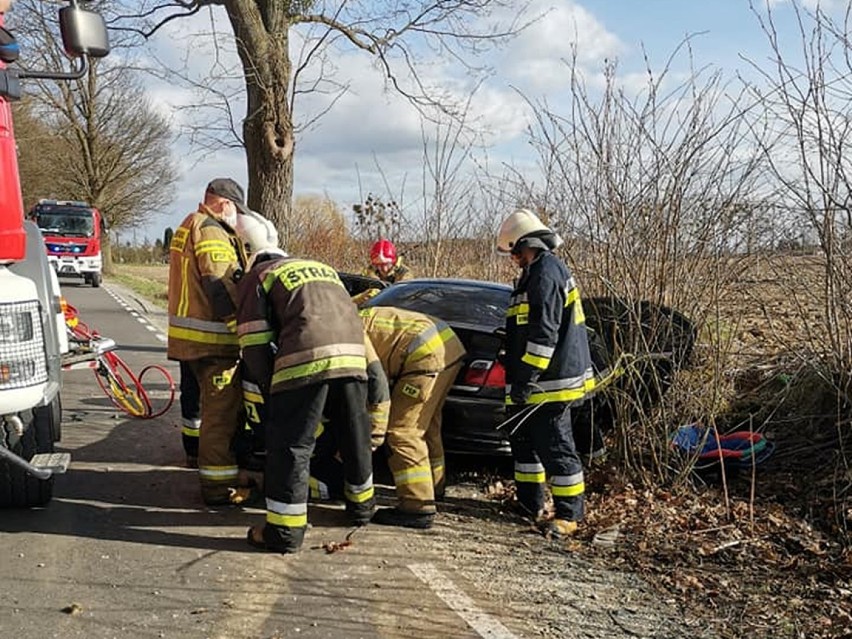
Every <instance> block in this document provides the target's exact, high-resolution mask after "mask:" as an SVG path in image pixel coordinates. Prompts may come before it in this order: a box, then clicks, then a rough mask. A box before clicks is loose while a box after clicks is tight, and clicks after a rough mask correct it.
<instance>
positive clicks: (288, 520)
mask: <svg viewBox="0 0 852 639" xmlns="http://www.w3.org/2000/svg"><path fill="white" fill-rule="evenodd" d="M266 521H267V522H269V523H270V524H272V525H273V526H284V527H285V528H304V527H305V526H307V525H308V513H304V514H301V515H282V514H280V513H273V512H271V511H266Z"/></svg>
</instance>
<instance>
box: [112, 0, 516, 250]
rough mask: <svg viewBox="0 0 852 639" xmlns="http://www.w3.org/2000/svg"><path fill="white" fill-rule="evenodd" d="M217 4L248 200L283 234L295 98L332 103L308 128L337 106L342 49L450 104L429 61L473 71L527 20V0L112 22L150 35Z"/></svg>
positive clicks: (196, 1) (431, 99) (296, 0)
mask: <svg viewBox="0 0 852 639" xmlns="http://www.w3.org/2000/svg"><path fill="white" fill-rule="evenodd" d="M213 5H224V7H225V10H226V11H227V15H228V19H229V21H230V23H231V26H232V28H233V34H234V36H235V37H236V47H237V53H238V55H239V58H240V61H241V65H242V74H243V80H244V83H245V89H246V116H245V118H244V120H243V123H242V131H241V133H242V143H243V144H244V146H245V151H246V159H247V163H248V175H249V205H250V206H251V208H253V209H255V210H258V211H260V212H261V213H263V214H264V215H266V216H267V217H269V218H270V219H272V220H273V221H274V222H275V223H276V226H277V227H278V228H279V230H280V231H281V232H282V234H283V236H284V239H285V240H286V239H288V237H289V232H290V230H291V229H290V228H289V225H288V219H289V212H290V206H291V201H292V189H293V158H294V151H295V147H296V134H297V126H298V125H297V121H296V120H295V119H294V113H295V112H296V111H295V110H296V102H297V100H298V99H299V98H300V97H301V96H303V95H304V94H305V93H306V92H313V93H315V94H316V93H319V92H326V94H327V97H328V99H327V102H326V105H325V107H322V108H321V109H320V112H319V113H317V114H315V115H314V116H313V117H308V118H307V119H306V120H305V121H303V122H302V123H301V126H302V127H307V126H310V125H311V124H312V123H313V122H314V121H315V119H314V118H315V117H318V116H319V115H321V114H322V113H323V112H324V111H325V110H327V109H329V108H331V107H332V106H333V104H334V102H335V101H336V100H337V98H338V97H339V96H340V92H341V91H342V90H345V89H346V87H347V84H346V83H347V82H349V80H343V81H342V82H341V81H339V80H336V79H334V78H333V76H332V75H331V72H332V70H333V61H334V55H335V53H338V52H343V51H346V50H347V49H348V50H352V49H354V50H358V51H362V52H363V53H364V54H366V55H367V56H370V57H371V58H372V59H373V61H374V62H375V64H376V66H377V67H378V69H379V70H380V71H381V73H383V74H384V77H385V78H386V81H387V85H388V86H389V87H390V88H392V89H393V90H394V91H397V92H399V93H401V94H402V95H403V96H405V97H406V98H408V99H409V100H410V101H411V102H412V103H413V104H415V105H417V106H420V107H430V108H431V107H435V106H439V107H440V108H442V109H444V111H446V112H452V109H453V105H452V103H451V101H450V100H449V99H448V95H447V93H446V92H444V91H442V90H441V89H440V87H435V86H431V85H430V83H429V81H428V80H427V79H426V77H425V76H424V69H426V68H428V67H429V66H430V65H431V64H434V61H435V59H437V58H440V59H443V60H449V61H452V62H453V63H454V64H456V65H466V66H467V67H468V70H469V71H470V72H471V73H473V72H481V71H483V69H482V68H479V67H478V66H477V65H479V64H481V63H480V62H479V61H478V60H479V58H478V56H479V55H480V54H481V53H483V52H484V51H485V50H486V49H488V48H489V47H491V46H494V45H496V44H499V43H500V42H502V41H503V40H504V39H505V38H507V37H510V36H511V35H513V34H514V33H516V32H517V31H518V29H519V28H521V26H522V25H521V24H520V22H519V16H520V15H522V13H523V9H524V8H525V6H526V5H527V1H526V0H524V1H523V2H517V1H513V0H454V1H453V2H446V1H445V0H430V1H422V0H416V1H415V0H388V1H386V2H380V3H376V2H367V1H365V0H357V1H352V0H171V1H159V2H151V1H149V2H142V3H141V7H140V8H138V9H137V10H136V11H133V12H132V13H128V14H127V15H125V16H124V17H123V18H122V19H120V20H117V21H116V22H115V23H114V24H115V26H117V27H119V28H124V29H129V30H135V31H136V32H138V33H141V34H142V35H144V36H145V37H150V36H151V35H152V34H154V33H155V32H156V31H157V30H158V29H159V28H160V27H161V26H162V25H163V24H166V23H167V22H170V21H172V20H174V19H178V18H181V17H185V16H190V15H194V14H196V13H198V12H199V11H200V10H202V9H204V8H205V7H210V6H213ZM489 18H491V19H490V20H489ZM296 30H298V31H296ZM295 33H298V35H299V37H300V39H301V42H302V43H303V46H302V48H301V49H300V52H299V54H298V56H297V57H295V59H294V58H293V57H291V53H290V50H291V47H294V45H295V44H296V41H295V39H293V34H295ZM214 37H218V36H216V35H215V34H214ZM424 58H428V59H429V64H428V65H427V64H424Z"/></svg>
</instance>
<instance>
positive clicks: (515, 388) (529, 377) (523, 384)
mask: <svg viewBox="0 0 852 639" xmlns="http://www.w3.org/2000/svg"><path fill="white" fill-rule="evenodd" d="M540 375H541V371H540V370H538V369H537V368H533V367H532V366H530V365H528V364H522V365H521V369H520V370H519V371H518V375H517V377H516V379H515V380H514V381H513V382H512V390H511V392H510V393H509V399H511V400H512V403H513V404H526V403H527V400H529V398H530V395H532V394H533V392H535V391H536V390H537V388H536V382H537V381H538V378H539V376H540Z"/></svg>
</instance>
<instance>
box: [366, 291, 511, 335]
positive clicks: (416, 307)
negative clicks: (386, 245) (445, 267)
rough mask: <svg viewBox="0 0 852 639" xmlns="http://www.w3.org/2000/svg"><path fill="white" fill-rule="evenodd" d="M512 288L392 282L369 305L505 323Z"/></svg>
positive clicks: (494, 324) (470, 321) (472, 321)
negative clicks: (394, 284) (392, 283)
mask: <svg viewBox="0 0 852 639" xmlns="http://www.w3.org/2000/svg"><path fill="white" fill-rule="evenodd" d="M509 293H510V292H509V290H508V289H499V288H492V287H490V286H477V285H475V284H457V283H452V284H451V283H443V282H442V283H441V284H430V285H421V284H416V283H411V284H407V283H406V284H401V285H397V286H391V287H390V288H388V289H385V290H384V291H382V292H381V293H380V294H379V295H377V296H376V297H374V298H373V299H372V300H370V302H369V303H368V304H366V306H396V307H398V308H404V309H407V310H410V311H418V312H420V313H427V314H428V315H433V316H435V317H438V318H440V319H442V320H444V321H445V322H448V323H450V324H453V323H464V324H477V325H482V326H489V327H498V326H503V324H505V321H506V308H507V307H508V306H509Z"/></svg>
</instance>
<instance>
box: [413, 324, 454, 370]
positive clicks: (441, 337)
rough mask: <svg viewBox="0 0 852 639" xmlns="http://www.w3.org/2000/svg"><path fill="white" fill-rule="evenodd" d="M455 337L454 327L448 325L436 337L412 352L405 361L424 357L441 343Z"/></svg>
mask: <svg viewBox="0 0 852 639" xmlns="http://www.w3.org/2000/svg"><path fill="white" fill-rule="evenodd" d="M452 338H453V329H451V328H449V327H447V328H445V329H444V330H442V331H441V332H440V333H438V334H437V335H435V337H433V338H431V339H430V340H428V341H427V342H426V343H425V344H423V345H422V346H420V347H418V348H417V350H415V351H414V352H413V353H411V354H410V355H409V356H408V357H407V358H406V360H405V361H407V362H416V361H417V360H418V359H423V358H424V357H426V356H427V355H429V354H430V353H432V352H433V351H435V350H436V349H437V348H438V347H439V346H440V345H441V344H445V343H446V342H448V341H450V340H451V339H452Z"/></svg>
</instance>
